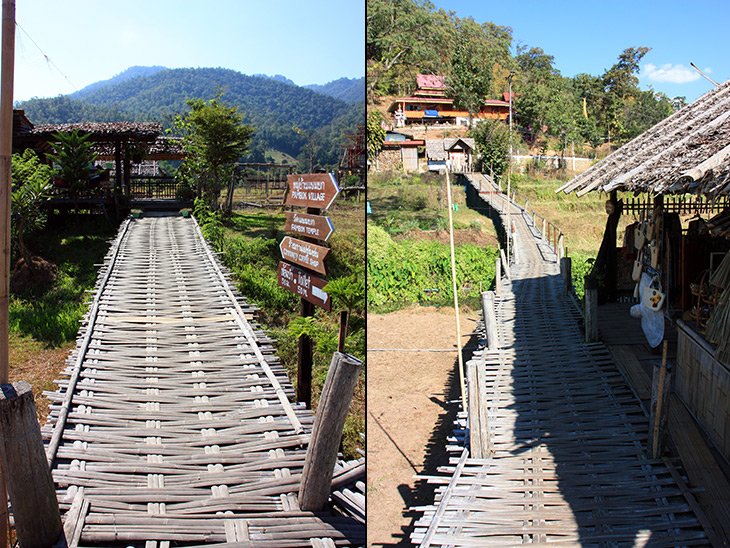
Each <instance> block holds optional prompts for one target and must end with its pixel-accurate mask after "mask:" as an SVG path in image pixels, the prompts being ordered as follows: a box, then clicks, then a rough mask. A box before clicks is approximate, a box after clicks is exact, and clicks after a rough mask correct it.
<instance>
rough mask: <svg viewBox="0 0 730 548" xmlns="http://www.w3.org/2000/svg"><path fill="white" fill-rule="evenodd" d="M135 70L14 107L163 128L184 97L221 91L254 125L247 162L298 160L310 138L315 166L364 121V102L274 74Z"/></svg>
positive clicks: (327, 162) (332, 156) (41, 114)
mask: <svg viewBox="0 0 730 548" xmlns="http://www.w3.org/2000/svg"><path fill="white" fill-rule="evenodd" d="M134 69H135V70H131V69H130V70H131V72H130V71H125V72H123V73H121V74H119V75H117V76H115V77H114V78H112V79H111V80H110V81H105V82H99V83H97V84H99V85H98V86H97V85H96V84H93V85H92V86H88V87H87V88H84V90H82V92H84V93H83V95H82V97H81V98H80V99H74V98H72V97H70V96H59V97H53V98H47V99H37V98H34V99H30V100H28V101H24V102H22V103H19V104H18V105H17V108H20V109H23V110H25V112H26V115H27V116H28V118H29V119H30V120H31V121H32V122H33V123H34V124H43V123H69V122H81V121H89V122H108V121H119V120H128V121H136V122H160V123H162V125H163V126H164V127H166V128H170V127H171V126H172V121H173V119H174V117H175V115H177V114H181V113H185V112H187V111H188V106H187V103H186V100H187V99H188V98H201V99H205V100H208V99H212V98H214V97H216V94H217V93H218V92H219V91H221V90H222V92H223V95H222V99H221V100H222V101H223V102H224V103H226V104H228V105H232V106H236V107H238V109H239V112H240V113H241V114H242V115H243V116H244V123H246V124H250V125H252V126H253V127H254V129H255V131H256V136H255V137H254V139H253V140H252V142H251V147H250V154H249V155H248V157H247V158H246V159H247V160H248V161H255V162H263V161H265V158H266V157H267V153H266V151H267V150H269V149H274V150H278V151H280V152H284V153H286V154H289V155H291V156H294V157H295V158H300V160H301V159H302V158H303V157H304V156H306V154H305V152H304V149H305V148H306V146H307V144H308V142H309V141H310V140H311V141H312V142H313V143H314V144H315V147H314V148H315V149H316V150H317V153H316V155H315V162H316V163H318V164H320V166H321V167H326V166H332V165H333V164H336V162H337V158H338V156H339V154H340V145H341V144H342V143H343V142H344V141H345V137H344V136H345V135H346V134H348V133H355V130H356V127H357V125H362V124H364V123H365V108H364V102H363V103H361V104H350V103H347V102H345V101H344V100H341V99H336V98H334V97H330V96H328V95H324V94H322V93H318V92H315V91H313V90H310V89H306V88H303V87H299V86H295V85H291V84H289V83H285V82H281V81H279V80H278V79H272V78H269V77H264V76H247V75H245V74H241V73H240V72H236V71H233V70H229V69H222V68H197V69H164V68H162V67H134ZM136 69H142V70H141V71H137V70H136ZM148 69H152V70H148ZM157 69H159V70H157ZM136 72H141V73H140V74H137V75H135V73H136ZM145 72H147V73H146V74H145ZM93 86H96V87H93ZM89 88H91V89H89ZM295 127H296V128H297V129H298V130H299V131H295V130H294V128H295ZM307 166H308V161H307Z"/></svg>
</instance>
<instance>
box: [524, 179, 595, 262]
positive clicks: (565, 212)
mask: <svg viewBox="0 0 730 548" xmlns="http://www.w3.org/2000/svg"><path fill="white" fill-rule="evenodd" d="M563 184H564V181H561V180H559V179H553V178H544V177H542V176H540V175H536V176H535V175H533V176H526V175H513V176H512V188H513V189H514V190H516V191H518V192H520V193H522V194H524V195H525V196H527V198H528V199H529V200H530V205H531V206H532V208H533V209H535V211H537V213H538V214H539V215H542V216H543V217H545V218H546V219H548V220H549V221H550V222H552V223H553V224H554V225H555V226H557V227H558V228H559V229H560V230H561V231H562V232H563V234H564V241H565V245H566V246H567V247H568V250H569V252H570V251H576V252H578V253H583V254H589V255H593V256H595V254H596V253H597V252H598V248H599V247H600V245H601V239H602V238H603V231H604V229H605V223H606V210H605V205H604V202H605V201H606V198H605V196H604V197H603V198H601V197H600V196H599V195H597V194H595V193H590V194H588V195H587V196H583V197H582V198H578V197H576V196H575V194H574V193H571V194H565V193H564V192H560V193H557V194H556V193H555V190H556V189H557V188H559V187H560V186H562V185H563ZM517 201H518V202H519V203H520V204H523V203H524V198H521V197H519V196H518V197H517Z"/></svg>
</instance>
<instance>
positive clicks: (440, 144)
mask: <svg viewBox="0 0 730 548" xmlns="http://www.w3.org/2000/svg"><path fill="white" fill-rule="evenodd" d="M459 141H461V142H462V143H463V144H464V145H465V146H467V147H469V148H470V149H471V150H474V139H473V138H472V137H446V138H445V139H426V158H427V159H429V160H436V161H440V160H446V158H447V156H448V154H447V152H448V151H449V150H451V149H453V148H454V145H456V144H457V142H459Z"/></svg>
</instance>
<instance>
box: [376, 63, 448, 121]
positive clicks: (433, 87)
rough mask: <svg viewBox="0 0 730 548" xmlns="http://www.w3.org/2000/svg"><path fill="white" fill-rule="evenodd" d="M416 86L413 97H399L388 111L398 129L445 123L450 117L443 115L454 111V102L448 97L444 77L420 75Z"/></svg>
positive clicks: (417, 77)
mask: <svg viewBox="0 0 730 548" xmlns="http://www.w3.org/2000/svg"><path fill="white" fill-rule="evenodd" d="M416 85H417V88H416V91H414V92H413V95H411V96H406V97H398V98H397V99H396V100H395V101H394V102H393V104H392V105H391V106H390V108H389V109H388V111H389V112H390V113H392V114H393V120H394V125H395V127H396V128H399V127H405V126H406V125H408V124H413V123H417V124H429V123H437V122H444V121H446V120H447V119H448V117H447V116H444V114H443V113H444V112H450V111H453V106H454V100H453V99H451V98H449V97H447V94H446V83H445V80H444V77H443V76H436V75H429V74H419V75H417V76H416Z"/></svg>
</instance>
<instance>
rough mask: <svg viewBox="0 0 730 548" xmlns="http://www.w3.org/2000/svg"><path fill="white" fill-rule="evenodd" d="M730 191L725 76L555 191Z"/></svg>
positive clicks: (729, 104) (729, 91) (729, 103)
mask: <svg viewBox="0 0 730 548" xmlns="http://www.w3.org/2000/svg"><path fill="white" fill-rule="evenodd" d="M592 190H597V191H602V192H611V191H612V190H621V191H629V192H649V193H651V194H653V195H659V194H683V193H692V194H704V195H707V196H711V197H712V196H722V195H727V194H730V80H729V81H727V82H725V83H724V84H722V85H720V86H717V87H716V88H714V89H712V90H711V91H709V92H708V93H706V94H705V95H703V96H702V97H700V98H699V99H697V100H696V101H694V102H693V103H691V104H689V105H687V106H686V107H684V108H683V109H681V110H679V111H678V112H675V113H674V114H672V115H671V116H669V117H668V118H666V119H664V120H662V121H661V122H659V123H658V124H656V125H655V126H653V127H651V128H650V129H648V130H646V131H645V132H644V133H642V134H641V135H639V136H638V137H636V138H635V139H633V140H632V141H630V142H628V143H626V144H625V145H624V146H622V147H621V148H619V149H618V150H617V151H615V152H613V153H612V154H610V155H608V156H607V157H606V158H604V159H603V160H601V161H600V162H598V163H596V164H595V165H593V166H592V167H591V168H589V169H588V170H586V171H584V172H583V173H581V174H580V175H578V176H577V177H574V178H573V179H572V180H571V181H569V182H568V183H566V184H565V185H563V186H561V187H560V188H559V189H558V190H556V192H560V191H563V192H566V193H568V192H576V194H577V195H578V196H582V195H584V194H586V193H588V192H590V191H592Z"/></svg>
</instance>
